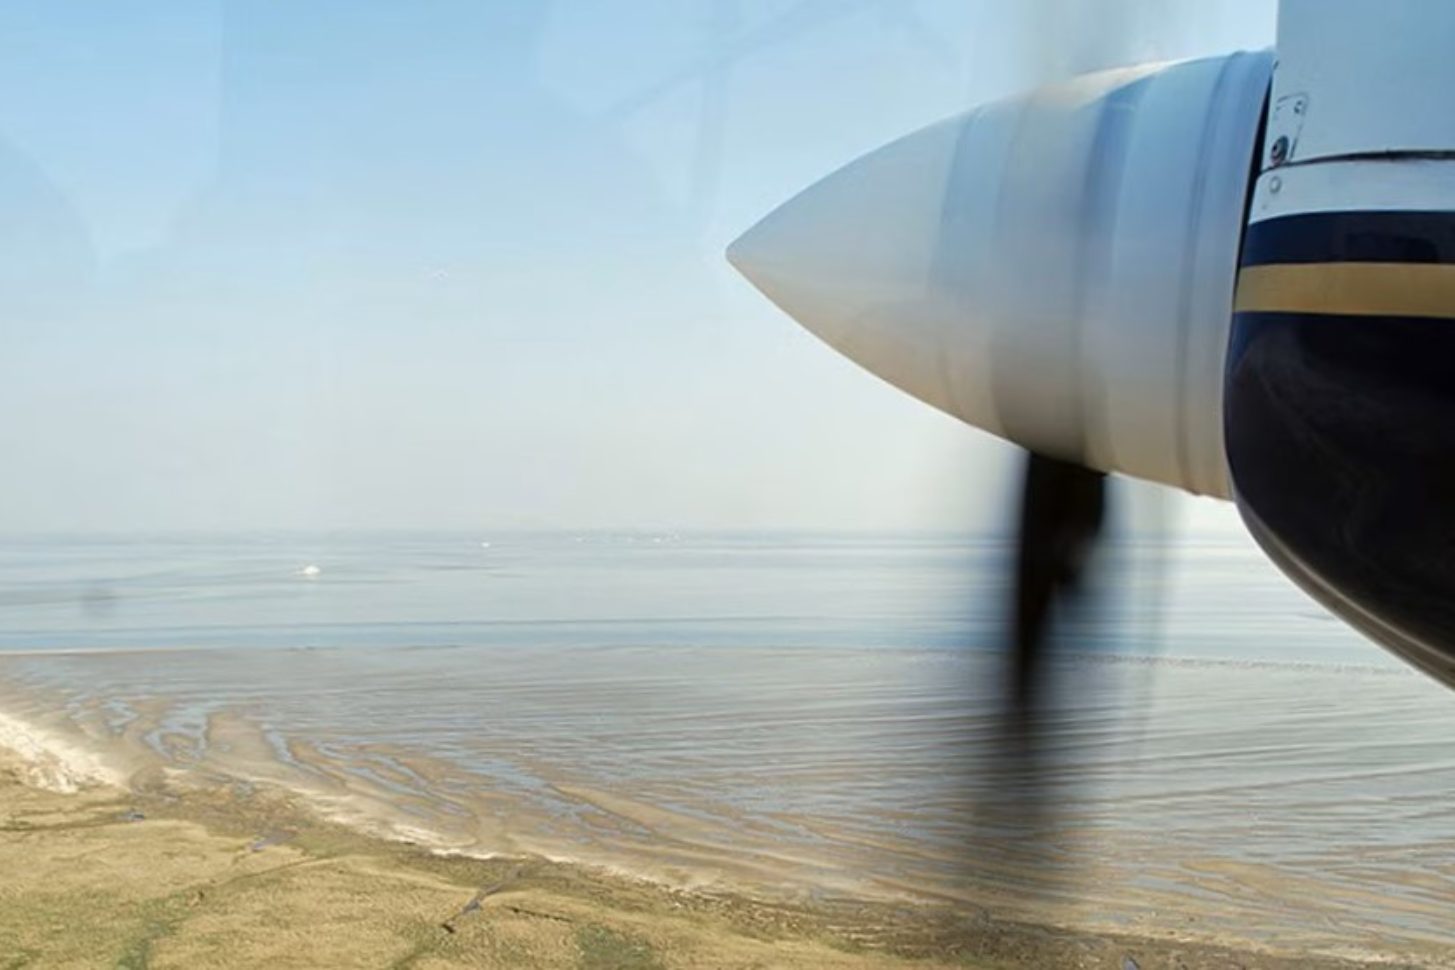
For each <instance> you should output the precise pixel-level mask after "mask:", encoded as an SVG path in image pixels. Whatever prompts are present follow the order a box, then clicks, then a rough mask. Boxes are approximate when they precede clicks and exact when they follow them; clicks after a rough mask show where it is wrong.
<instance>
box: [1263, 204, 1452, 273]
mask: <svg viewBox="0 0 1455 970" xmlns="http://www.w3.org/2000/svg"><path fill="white" fill-rule="evenodd" d="M1271 263H1455V212H1317V213H1310V214H1307V215H1301V216H1287V217H1285V218H1282V219H1269V220H1267V221H1265V222H1259V223H1255V224H1253V225H1251V226H1249V227H1248V232H1247V234H1246V236H1245V237H1244V240H1243V265H1244V266H1264V265H1268V264H1271Z"/></svg>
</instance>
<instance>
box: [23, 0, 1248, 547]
mask: <svg viewBox="0 0 1455 970" xmlns="http://www.w3.org/2000/svg"><path fill="white" fill-rule="evenodd" d="M1273 7H1274V3H1273V0H1228V2H1224V3H1217V2H1210V0H1203V2H1193V0H1169V2H1156V0H1105V2H1093V0H1086V2H1082V3H1074V2H1070V0H1060V2H1056V0H1040V2H1036V3H1031V2H1021V0H994V2H992V0H918V2H911V0H777V2H768V0H557V2H554V3H545V2H540V3H527V2H505V0H496V2H480V0H414V2H407V3H406V2H387V3H386V2H382V0H299V2H290V3H277V2H264V0H237V2H219V0H145V2H141V0H138V2H131V3H127V4H109V3H101V2H93V3H80V2H75V3H54V2H49V0H11V2H9V3H7V4H6V5H4V6H3V7H0V200H3V202H4V203H6V205H5V208H6V210H7V211H8V212H11V213H13V214H14V215H15V218H12V219H10V220H8V223H9V224H8V225H7V226H5V227H4V228H0V335H3V340H4V346H5V348H6V353H5V355H4V359H3V360H0V414H3V415H4V417H3V418H0V453H3V454H4V455H5V456H6V475H5V476H4V477H3V478H0V531H14V530H27V531H28V530H65V531H73V530H91V529H105V530H121V531H126V530H151V529H167V530H172V529H210V530H215V529H259V528H310V527H317V528H333V527H390V528H394V527H405V528H408V527H442V528H478V529H487V530H488V529H490V528H500V527H512V526H514V527H521V526H524V527H542V526H544V527H553V526H563V527H639V528H700V527H718V526H748V527H769V526H784V527H804V528H819V527H863V528H872V527H902V526H909V527H953V528H967V527H979V526H982V525H984V524H986V523H988V522H991V521H994V520H995V519H998V518H999V517H1000V515H1001V512H1002V510H1001V509H1000V508H998V506H997V503H998V502H999V499H1000V496H1001V492H1002V490H1003V475H1004V471H1005V459H1006V455H1007V451H1006V449H1005V448H1004V447H1002V446H1000V445H998V444H996V443H994V442H992V441H991V440H990V439H988V438H986V437H985V436H983V435H981V434H979V433H977V432H973V431H970V430H969V429H966V428H964V427H962V426H960V425H958V424H956V423H955V422H953V421H951V420H950V419H948V418H945V417H943V416H941V415H939V414H936V413H934V412H931V411H929V410H928V409H926V408H924V407H923V406H921V405H919V404H917V403H915V402H913V401H910V400H908V399H906V398H904V397H903V396H902V395H900V394H899V393H898V392H895V391H893V390H892V389H889V388H887V387H885V386H883V385H881V384H879V383H878V382H877V381H875V380H873V379H872V378H869V377H868V376H866V375H864V374H863V373H861V372H859V371H858V370H856V369H855V368H854V367H853V366H852V365H850V364H848V363H846V362H844V361H842V360H840V359H838V358H837V357H836V356H835V355H834V354H832V353H831V352H829V351H828V350H826V349H825V348H823V347H822V346H821V345H819V344H818V343H816V342H815V341H814V340H813V339H812V338H810V337H808V336H807V335H805V334H803V333H802V332H800V331H799V330H798V329H797V328H796V327H795V326H793V325H792V324H791V323H790V322H788V321H787V320H786V319H784V318H783V317H782V316H781V315H780V314H779V313H777V312H776V311H775V310H774V309H773V308H772V307H771V306H769V305H767V304H766V302H765V301H763V300H762V299H761V298H760V297H759V296H758V295H757V294H756V293H754V292H753V291H752V290H751V289H750V288H749V287H748V286H747V285H746V284H744V283H743V282H742V281H741V280H739V279H737V278H736V277H735V276H734V275H733V274H732V273H731V271H730V270H729V269H728V268H727V266H726V264H725V263H724V262H723V260H722V256H721V253H722V249H723V248H724V246H725V245H726V243H727V242H728V241H729V240H730V239H731V238H732V237H733V236H735V235H736V234H737V232H739V231H741V230H742V229H743V228H745V227H746V226H748V225H750V224H751V223H752V222H754V221H755V220H756V219H757V218H758V217H759V216H761V215H762V214H763V213H764V212H765V211H767V210H768V209H770V208H772V207H773V206H774V205H776V204H777V203H779V202H781V201H782V200H783V199H785V198H786V197H788V196H789V195H791V194H793V193H794V192H795V191H797V190H798V189H799V188H802V187H803V186H804V185H806V184H807V183H809V182H811V181H813V180H814V179H815V178H817V177H819V176H820V175H822V174H824V173H826V172H828V171H829V170H831V169H833V168H836V167H838V166H839V165H841V164H842V163H844V162H846V161H847V160H849V159H850V158H852V157H854V156H855V155H857V154H859V153H861V152H863V151H866V150H869V149H871V148H873V147H875V146H877V145H878V144H881V143H882V142H884V141H887V140H889V139H891V138H893V137H895V136H897V135H899V134H902V133H904V132H906V131H909V130H911V129H913V128H915V127H918V126H920V125H922V124H924V123H926V122H929V121H931V120H933V119H935V118H938V117H941V116H944V115H946V114H949V113H952V112H955V111H958V110H961V109H963V108H965V107H968V106H970V105H971V104H973V103H975V102H978V101H981V100H985V99H987V98H992V97H996V96H1000V95H1003V94H1007V93H1010V92H1013V91H1015V90H1017V89H1019V88H1021V87H1024V86H1026V85H1027V84H1029V83H1032V82H1034V81H1035V80H1037V79H1038V78H1042V77H1045V76H1047V75H1050V74H1056V73H1061V72H1064V71H1066V70H1069V69H1075V68H1089V67H1095V66H1100V65H1102V64H1105V63H1111V62H1118V61H1125V60H1135V59H1148V58H1155V57H1181V56H1191V55H1195V54H1201V53H1212V52H1217V51H1221V50H1227V49H1232V48H1236V47H1260V46H1266V45H1267V44H1269V43H1270V42H1271V40H1272V34H1273ZM1196 520H1197V521H1198V522H1199V523H1201V524H1205V525H1208V526H1210V527H1226V526H1228V524H1229V522H1230V519H1229V517H1228V516H1227V515H1226V514H1224V513H1220V512H1217V511H1215V510H1210V509H1202V508H1200V510H1199V511H1198V512H1197V513H1196Z"/></svg>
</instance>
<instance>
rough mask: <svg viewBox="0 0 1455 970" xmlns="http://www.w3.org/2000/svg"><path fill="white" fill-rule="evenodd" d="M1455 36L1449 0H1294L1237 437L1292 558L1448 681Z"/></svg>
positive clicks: (1253, 253)
mask: <svg viewBox="0 0 1455 970" xmlns="http://www.w3.org/2000/svg"><path fill="white" fill-rule="evenodd" d="M1452 36H1455V5H1452V4H1449V3H1447V2H1442V0H1408V2H1406V3H1402V4H1400V5H1399V6H1398V16H1393V15H1392V8H1390V7H1389V5H1387V4H1381V3H1374V2H1370V0H1340V2H1339V3H1337V4H1332V5H1331V4H1330V3H1329V2H1328V0H1285V2H1284V4H1283V6H1282V8H1281V10H1280V21H1279V41H1278V45H1279V68H1278V73H1277V77H1276V80H1275V84H1274V90H1273V96H1272V100H1271V107H1270V114H1269V119H1268V131H1267V136H1266V138H1265V139H1264V141H1265V146H1266V147H1265V150H1264V152H1263V155H1262V158H1261V160H1260V169H1261V175H1260V177H1259V179H1258V182H1257V186H1256V192H1255V195H1254V199H1253V204H1252V207H1251V209H1250V224H1249V227H1248V232H1247V239H1246V242H1245V245H1244V249H1243V256H1242V270H1241V274H1240V281H1239V286H1238V295H1237V304H1236V307H1235V310H1236V314H1235V319H1234V325H1233V339H1232V345H1231V350H1230V353H1229V362H1228V363H1229V366H1228V383H1227V392H1226V394H1227V432H1226V436H1227V446H1228V455H1229V461H1230V465H1231V470H1232V477H1233V483H1234V488H1235V493H1236V499H1237V502H1238V507H1239V510H1240V512H1241V514H1242V516H1243V519H1244V521H1245V522H1246V523H1247V525H1248V527H1249V529H1250V531H1252V533H1253V535H1254V537H1255V538H1256V539H1257V540H1258V542H1259V543H1260V544H1261V545H1262V546H1263V548H1264V550H1265V551H1266V552H1268V554H1269V555H1270V557H1271V558H1272V559H1273V560H1274V561H1275V562H1276V563H1277V564H1278V565H1279V567H1280V568H1282V569H1283V570H1284V572H1286V573H1287V574H1288V575H1289V576H1290V577H1292V578H1293V579H1294V580H1295V581H1296V582H1297V583H1299V585H1301V586H1302V587H1303V588H1304V589H1305V590H1307V591H1308V592H1309V593H1311V594H1312V595H1313V596H1314V597H1315V598H1316V599H1318V600H1320V601H1321V602H1322V603H1323V604H1324V605H1325V606H1327V607H1328V608H1329V609H1330V610H1332V611H1333V612H1334V613H1336V614H1338V615H1339V616H1340V617H1342V618H1343V619H1345V620H1346V621H1348V622H1349V623H1350V624H1351V625H1352V626H1354V627H1355V628H1357V629H1359V630H1360V631H1362V632H1363V633H1365V634H1366V635H1368V636H1369V637H1371V638H1372V639H1374V640H1375V641H1376V642H1378V643H1381V644H1383V645H1384V646H1386V647H1388V648H1389V649H1391V650H1392V651H1394V652H1395V653H1397V654H1399V655H1400V656H1401V657H1403V658H1404V659H1406V660H1408V661H1410V662H1411V663H1413V664H1415V665H1416V666H1418V667H1421V668H1422V669H1424V670H1426V671H1427V672H1429V673H1431V674H1433V675H1434V676H1436V677H1438V678H1439V679H1440V680H1442V681H1444V682H1445V683H1447V684H1450V685H1455V157H1452V155H1451V151H1450V149H1451V147H1452V146H1455V116H1452V115H1451V112H1450V111H1449V107H1448V99H1447V96H1446V92H1447V91H1448V90H1449V85H1450V83H1452V82H1455V68H1452V66H1451V63H1450V59H1449V57H1448V44H1449V38H1450V37H1452ZM1371 38H1378V41H1379V42H1378V43H1377V44H1376V43H1371V42H1370V39H1371Z"/></svg>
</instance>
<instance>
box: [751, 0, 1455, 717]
mask: <svg viewBox="0 0 1455 970" xmlns="http://www.w3.org/2000/svg"><path fill="white" fill-rule="evenodd" d="M1451 38H1455V4H1450V3H1448V2H1446V0H1404V2H1401V3H1400V4H1398V5H1395V6H1394V7H1391V6H1390V5H1389V4H1388V3H1386V2H1382V0H1285V2H1284V3H1283V4H1282V8H1281V11H1280V18H1279V30H1278V45H1277V50H1276V52H1274V51H1261V52H1251V53H1250V52H1242V53H1235V54H1230V55H1226V56H1222V57H1212V58H1205V59H1201V60H1193V61H1186V62H1181V63H1173V64H1160V65H1147V66H1139V67H1130V68H1120V69H1116V70H1109V71H1102V72H1100V73H1097V74H1091V75H1087V76H1083V77H1079V78H1075V79H1072V80H1069V81H1057V82H1056V83H1052V84H1048V85H1046V86H1043V87H1041V88H1039V89H1037V90H1035V91H1033V92H1032V93H1030V94H1028V95H1025V96H1022V97H1019V98H1015V99H1012V100H1009V101H1004V102H1000V103H997V104H992V105H988V106H984V107H981V108H978V109H975V110H972V111H968V112H966V113H964V114H961V115H958V116H956V117H952V118H949V119H947V120H945V121H942V122H940V123H938V124H934V125H931V126H929V127H928V128H925V129H922V130H920V131H918V132H914V133H912V134H909V135H907V136H905V137H903V138H901V139H899V140H897V141H895V142H892V143H890V144H888V145H886V146H884V147H883V148H880V149H878V150H877V151H874V152H871V153H870V154H868V155H866V156H864V157H863V158H860V159H858V160H857V161H854V162H851V163H850V164H848V165H847V166H845V167H844V168H842V169H840V170H839V171H838V172H835V173H833V174H831V175H829V176H828V177H827V178H825V179H823V180H822V181H820V182H818V183H817V184H815V185H813V186H810V187H809V188H808V189H806V190H804V191H803V192H802V193H800V194H799V195H798V196H797V197H795V198H793V199H791V200H789V201H788V202H787V203H785V204H784V205H783V206H782V207H780V208H779V209H777V210H776V211H774V212H772V213H770V214H769V215H768V216H767V217H765V218H764V219H763V220H762V221H761V222H760V223H759V224H758V225H756V226H754V227H753V228H752V229H750V230H749V231H748V232H747V233H746V234H744V235H743V236H742V237H741V238H740V239H738V240H737V242H735V243H734V244H733V246H732V247H731V248H730V250H729V254H728V255H729V259H730V260H731V261H732V262H733V264H734V265H735V266H737V268H738V269H739V270H740V271H741V272H742V273H743V274H744V275H745V276H746V277H747V278H748V279H749V280H750V281H752V283H753V284H754V285H755V286H757V287H758V289H760V290H761V291H762V292H763V293H764V294H765V295H766V296H767V297H768V298H769V299H771V300H772V301H773V302H775V303H776V304H778V306H780V307H781V308H782V309H783V310H785V311H786V312H787V313H788V314H789V315H791V316H792V317H793V318H795V319H796V320H797V321H798V322H799V323H801V324H802V325H803V326H804V327H806V328H807V329H808V330H810V331H812V332H813V333H814V334H816V335H817V336H818V337H820V338H821V339H823V340H824V341H825V342H826V343H828V344H829V345H830V346H832V347H833V348H835V349H836V350H838V351H839V352H840V353H843V354H845V355H846V356H848V357H849V358H851V359H853V360H854V361H856V362H858V363H859V364H861V365H862V366H863V367H865V368H866V369H867V370H869V371H871V372H873V373H874V374H876V375H878V376H879V377H881V378H883V379H884V380H886V381H888V382H890V383H891V384H894V385H895V386H897V387H899V388H901V389H902V390H904V391H906V392H908V393H910V394H912V395H913V396H915V397H917V398H919V399H920V400H922V401H924V402H926V403H928V404H930V405H931V406H934V407H936V408H939V409H940V410H942V411H945V412H947V413H949V414H951V415H953V416H955V417H958V418H960V419H961V420H963V421H965V422H966V423H968V424H970V425H972V426H974V427H977V428H980V429H982V430H984V431H987V432H990V433H991V434H995V435H997V436H999V437H1002V438H1004V439H1007V440H1009V441H1011V442H1014V443H1016V444H1018V445H1020V446H1021V447H1022V448H1024V449H1025V450H1026V452H1027V453H1028V458H1027V461H1026V468H1025V480H1024V485H1023V491H1022V506H1021V512H1020V539H1019V546H1018V561H1017V566H1016V577H1015V583H1016V598H1015V608H1014V611H1013V617H1014V620H1013V624H1012V625H1013V629H1012V631H1011V636H1010V637H1009V638H1008V639H1009V641H1010V643H1011V652H1010V655H1009V656H1010V663H1009V665H1008V666H1009V670H1010V677H1009V684H1010V687H1009V691H1008V695H1009V697H1010V698H1011V700H1012V702H1013V707H1014V708H1015V709H1017V710H1019V711H1020V712H1021V713H1022V714H1027V713H1034V712H1035V711H1036V710H1037V705H1038V703H1039V701H1040V699H1041V698H1042V697H1043V695H1044V693H1045V688H1046V684H1045V683H1044V675H1045V672H1046V670H1047V669H1048V664H1047V663H1046V650H1047V643H1048V642H1049V640H1048V630H1049V628H1050V624H1051V621H1052V620H1053V619H1054V617H1055V615H1056V613H1057V612H1058V606H1059V604H1061V603H1063V602H1064V601H1065V600H1066V598H1067V596H1068V595H1069V594H1071V593H1073V592H1074V591H1075V589H1076V588H1077V584H1078V579H1079V578H1080V577H1081V575H1082V571H1083V565H1084V563H1085V562H1086V560H1087V556H1088V553H1089V551H1090V549H1091V548H1092V545H1093V543H1094V542H1095V540H1096V538H1097V536H1098V535H1099V533H1100V532H1101V526H1102V521H1103V518H1104V508H1105V501H1106V492H1107V487H1108V486H1107V478H1108V476H1110V475H1122V476H1129V477H1133V478H1139V479H1143V480H1146V481H1149V482H1153V483H1158V484H1161V485H1165V486H1170V487H1173V488H1176V489H1180V490H1183V491H1186V492H1190V493H1192V494H1197V495H1207V496H1213V497H1216V498H1222V499H1228V500H1233V501H1236V502H1237V504H1238V507H1239V510H1240V512H1241V513H1242V515H1243V518H1244V521H1245V522H1246V523H1247V524H1248V526H1249V529H1250V531H1251V532H1252V533H1253V535H1254V537H1255V538H1256V539H1257V540H1258V542H1259V543H1260V544H1261V545H1262V546H1263V548H1264V550H1265V551H1266V552H1267V553H1268V554H1269V556H1270V557H1271V558H1272V559H1273V560H1274V561H1275V562H1276V563H1277V564H1278V565H1279V567H1280V568H1282V569H1283V570H1284V571H1285V572H1286V573H1287V574H1288V575H1289V576H1290V577H1292V578H1293V579H1294V580H1295V581H1296V582H1297V583H1298V584H1299V585H1301V586H1302V587H1303V588H1304V589H1305V590H1306V591H1307V592H1308V593H1309V594H1310V595H1312V596H1313V597H1314V598H1315V599H1317V600H1319V601H1320V602H1321V603H1323V604H1324V605H1325V606H1327V607H1328V608H1329V609H1330V610H1332V611H1333V612H1335V613H1336V614H1338V615H1339V616H1340V617H1341V618H1343V619H1344V620H1346V621H1347V622H1349V623H1351V624H1352V625H1353V626H1355V627H1356V628H1358V629H1359V630H1360V631H1361V632H1363V633H1365V634H1366V635H1368V636H1369V637H1370V638H1372V639H1373V640H1375V641H1376V642H1378V643H1380V644H1381V645H1382V646H1385V647H1386V648H1388V649H1390V650H1392V651H1394V652H1395V653H1397V654H1399V655H1400V656H1401V657H1402V658H1404V659H1405V660H1407V661H1409V662H1411V663H1413V664H1415V665H1416V666H1418V667H1420V668H1422V669H1423V670H1425V671H1426V672H1428V673H1430V674H1432V675H1434V676H1435V677H1437V678H1439V679H1440V680H1442V681H1444V682H1445V683H1447V684H1455V113H1452V112H1450V111H1449V110H1448V97H1447V93H1448V92H1449V91H1450V90H1452V89H1455V61H1452V59H1450V58H1449V57H1448V51H1447V49H1448V45H1449V42H1450V40H1451ZM1102 59H1103V60H1105V59H1106V58H1102ZM1112 59H1113V60H1114V59H1115V58H1112ZM1047 60H1050V61H1060V60H1063V59H1061V58H1047Z"/></svg>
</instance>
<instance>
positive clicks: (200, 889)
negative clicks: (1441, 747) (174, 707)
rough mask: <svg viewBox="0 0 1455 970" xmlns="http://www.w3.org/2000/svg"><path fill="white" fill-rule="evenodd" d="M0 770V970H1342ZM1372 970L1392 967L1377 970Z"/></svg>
mask: <svg viewBox="0 0 1455 970" xmlns="http://www.w3.org/2000/svg"><path fill="white" fill-rule="evenodd" d="M32 778H33V776H32V772H31V770H30V768H29V766H28V765H27V764H26V763H24V762H22V761H20V760H19V759H18V758H17V757H14V756H12V755H10V754H8V753H4V752H0V968H7V970H9V968H20V967H27V968H29V967H36V968H39V967H122V968H139V967H186V968H206V967H277V968H283V967H308V968H317V967H379V968H386V967H417V968H421V970H424V968H432V967H530V966H540V967H578V968H588V970H591V968H615V967H621V968H655V967H662V968H666V967H735V968H765V967H807V968H830V967H833V968H839V967H842V968H853V967H925V968H931V967H973V968H997V967H1037V968H1048V967H1050V968H1054V967H1110V968H1117V970H1120V968H1122V967H1123V961H1124V958H1125V957H1126V956H1127V955H1132V956H1133V957H1134V958H1135V959H1136V961H1137V963H1138V965H1139V966H1140V967H1142V968H1144V970H1158V968H1182V970H1199V968H1213V967H1217V968H1234V967H1243V968H1246V970H1254V968H1284V967H1295V966H1301V967H1302V966H1307V967H1328V968H1334V967H1356V966H1361V964H1357V963H1345V962H1339V961H1336V960H1330V959H1321V960H1318V961H1314V960H1307V959H1298V958H1297V957H1294V956H1291V955H1286V956H1279V955H1270V954H1248V953H1241V954H1240V953H1235V952H1232V951H1229V950H1222V949H1218V948H1215V947H1209V946H1206V945H1197V944H1191V943H1185V942H1178V941H1173V940H1160V941H1159V940H1137V939H1130V938H1127V939H1115V938H1094V937H1086V936H1077V935H1074V934H1069V933H1062V932H1059V931H1049V930H1045V929H1037V928H1033V927H1026V926H1020V925H1014V924H1004V923H997V922H995V921H993V920H991V919H989V918H988V917H987V916H986V915H985V914H983V913H979V912H969V913H967V912H965V911H964V910H963V908H961V909H960V910H958V911H957V910H953V909H949V908H946V909H938V908H935V907H933V906H923V905H913V906H911V905H908V904H905V905H893V904H888V903H882V902H877V903H866V902H854V901H848V900H832V899H830V900H824V899H815V900H813V901H812V902H798V903H794V902H784V901H773V902H770V901H765V900H755V899H750V898H747V897H744V896H737V895H732V894H729V893H725V892H713V891H703V890H693V891H685V890H676V889H672V888H668V887H663V886H658V885H654V884H650V883H645V882H640V881H636V880H632V879H628V878H624V877H621V876H616V875H612V874H608V873H604V872H600V871H597V870H592V869H588V868H584V867H579V866H572V865H566V864H560V863H551V862H547V861H544V860H539V859H535V860H532V859H517V860H488V861H482V860H472V859H464V858H442V857H439V856H437V855H434V854H431V853H429V852H426V851H424V850H423V849H420V848H417V847H412V846H409V845H401V844H397V843H392V842H388V841H384V840H381V839H375V838H372V837H370V836H367V835H364V834H360V833H358V832H355V831H352V830H349V829H346V828H342V827H339V826H335V825H332V824H329V823H325V822H320V821H317V820H316V819H313V818H311V817H310V816H308V815H307V814H306V813H305V812H303V811H302V810H301V809H300V808H298V807H297V806H296V805H294V804H293V803H292V802H290V801H289V800H288V799H287V798H285V797H283V796H281V795H276V794H268V793H263V792H256V791H254V792H247V791H237V790H234V789H232V788H230V787H225V788H219V789H218V790H217V791H215V792H211V793H207V792H201V793H199V792H196V791H192V792H189V793H188V794H186V795H184V796H178V795H177V794H176V793H174V792H169V791H167V790H166V787H165V786H164V785H162V784H154V785H152V786H149V787H148V788H147V790H146V791H143V792H136V791H122V790H119V789H116V788H110V787H106V786H99V785H91V786H86V787H83V788H82V789H81V790H79V791H75V792H69V793H65V792H56V791H49V790H46V789H43V788H39V787H35V786H34V785H33V784H31V783H30V782H31V780H32ZM1382 966H1384V967H1385V968H1386V970H1387V968H1388V967H1389V965H1388V964H1383V965H1382Z"/></svg>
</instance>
